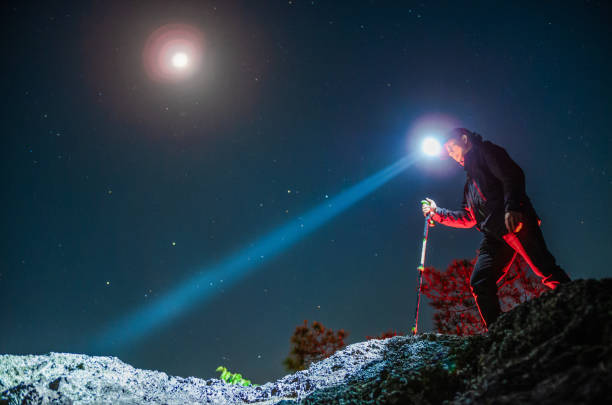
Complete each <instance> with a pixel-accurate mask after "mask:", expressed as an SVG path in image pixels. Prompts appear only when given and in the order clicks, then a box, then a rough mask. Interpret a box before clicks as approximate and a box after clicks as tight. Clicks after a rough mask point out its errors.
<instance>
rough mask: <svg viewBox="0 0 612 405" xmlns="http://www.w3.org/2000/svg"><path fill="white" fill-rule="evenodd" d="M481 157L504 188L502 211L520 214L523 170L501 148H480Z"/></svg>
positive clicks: (523, 189)
mask: <svg viewBox="0 0 612 405" xmlns="http://www.w3.org/2000/svg"><path fill="white" fill-rule="evenodd" d="M482 151H483V153H482V156H483V157H484V160H485V163H486V164H487V166H488V167H489V170H491V173H492V174H493V176H495V177H497V178H498V179H499V181H501V183H502V185H503V187H504V211H505V212H509V211H518V212H521V211H522V209H521V205H522V204H521V201H522V200H523V196H524V195H525V175H524V173H523V170H522V169H521V168H520V167H519V165H517V164H516V163H515V162H514V161H513V160H512V159H511V158H510V156H509V155H508V152H506V150H505V149H504V148H502V147H499V146H497V145H493V144H489V145H487V146H486V147H484V148H482Z"/></svg>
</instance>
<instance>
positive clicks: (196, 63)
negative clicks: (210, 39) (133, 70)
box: [142, 24, 204, 82]
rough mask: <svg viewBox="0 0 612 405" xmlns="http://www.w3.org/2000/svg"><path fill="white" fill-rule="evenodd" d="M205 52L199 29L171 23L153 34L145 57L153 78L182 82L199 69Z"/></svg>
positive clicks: (145, 66) (143, 56) (146, 44)
mask: <svg viewBox="0 0 612 405" xmlns="http://www.w3.org/2000/svg"><path fill="white" fill-rule="evenodd" d="M203 55H204V41H203V35H202V33H201V32H200V31H199V30H198V29H197V28H195V27H193V26H190V25H185V24H168V25H164V26H162V27H160V28H158V29H156V30H155V31H154V32H153V33H152V34H151V35H150V36H149V38H148V39H147V42H146V43H145V46H144V49H143V52H142V60H143V65H144V68H145V72H146V73H147V75H148V76H149V78H151V79H152V80H154V81H156V82H178V81H181V80H185V79H188V78H189V77H192V76H193V75H194V74H195V73H197V72H198V70H199V68H200V65H201V63H202V58H203Z"/></svg>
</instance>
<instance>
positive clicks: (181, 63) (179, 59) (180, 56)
mask: <svg viewBox="0 0 612 405" xmlns="http://www.w3.org/2000/svg"><path fill="white" fill-rule="evenodd" d="M188 62H189V58H188V57H187V55H186V54H184V53H183V52H177V53H175V54H174V56H173V57H172V64H173V65H174V67H177V68H184V67H185V66H187V63H188Z"/></svg>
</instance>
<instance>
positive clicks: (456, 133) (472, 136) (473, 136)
mask: <svg viewBox="0 0 612 405" xmlns="http://www.w3.org/2000/svg"><path fill="white" fill-rule="evenodd" d="M462 135H466V136H467V137H468V139H469V140H470V142H472V143H481V142H482V136H480V135H479V134H477V133H476V132H472V131H470V130H469V129H465V128H455V129H453V130H451V131H449V132H448V133H447V134H446V137H445V138H444V142H443V144H445V143H446V142H448V141H450V140H451V139H452V140H455V141H457V142H458V141H460V140H461V136H462Z"/></svg>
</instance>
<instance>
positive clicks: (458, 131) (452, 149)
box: [444, 128, 474, 166]
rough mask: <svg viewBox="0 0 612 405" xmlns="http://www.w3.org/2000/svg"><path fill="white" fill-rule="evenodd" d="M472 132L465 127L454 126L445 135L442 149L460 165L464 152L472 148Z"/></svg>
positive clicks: (462, 162) (462, 161)
mask: <svg viewBox="0 0 612 405" xmlns="http://www.w3.org/2000/svg"><path fill="white" fill-rule="evenodd" d="M473 136H474V134H473V133H472V132H470V131H469V130H467V129H465V128H455V129H453V130H452V131H450V132H449V133H448V134H447V135H446V139H445V141H444V150H445V151H446V152H447V153H448V156H450V157H452V158H453V160H455V161H456V162H457V163H459V164H460V165H461V166H463V164H464V157H465V154H466V153H468V151H469V150H470V149H472V145H473V143H472V139H473Z"/></svg>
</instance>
